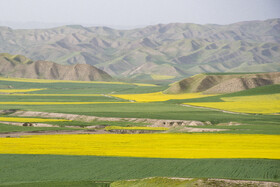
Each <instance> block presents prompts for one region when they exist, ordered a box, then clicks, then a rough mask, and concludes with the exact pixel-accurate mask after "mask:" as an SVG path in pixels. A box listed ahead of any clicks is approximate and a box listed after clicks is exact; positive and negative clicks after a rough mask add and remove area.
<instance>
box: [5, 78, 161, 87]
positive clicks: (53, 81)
mask: <svg viewBox="0 0 280 187" xmlns="http://www.w3.org/2000/svg"><path fill="white" fill-rule="evenodd" d="M0 81H14V82H36V83H93V84H130V85H137V86H157V85H155V84H141V83H125V82H103V81H72V80H50V79H28V78H5V77H0Z"/></svg>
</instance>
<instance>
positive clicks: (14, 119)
mask: <svg viewBox="0 0 280 187" xmlns="http://www.w3.org/2000/svg"><path fill="white" fill-rule="evenodd" d="M0 121H9V122H23V123H24V122H30V123H32V122H57V121H71V120H67V119H47V118H45V119H43V118H17V117H0Z"/></svg>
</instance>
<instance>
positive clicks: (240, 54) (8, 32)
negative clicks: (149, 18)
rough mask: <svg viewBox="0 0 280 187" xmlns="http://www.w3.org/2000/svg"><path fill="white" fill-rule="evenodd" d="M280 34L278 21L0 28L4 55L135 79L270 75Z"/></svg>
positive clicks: (279, 54) (276, 65)
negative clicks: (128, 27)
mask: <svg viewBox="0 0 280 187" xmlns="http://www.w3.org/2000/svg"><path fill="white" fill-rule="evenodd" d="M279 33H280V19H270V20H265V21H248V22H239V23H235V24H230V25H213V24H208V25H199V24H191V23H171V24H158V25H152V26H148V27H145V28H139V29H133V30H115V29H111V28H108V27H83V26H80V25H68V26H62V27H57V28H51V29H33V30H32V29H30V30H27V29H26V30H23V29H18V30H13V29H11V28H8V27H0V44H1V45H0V51H3V52H7V53H11V54H19V53H20V54H23V55H25V56H27V57H29V58H31V59H34V60H47V61H53V62H56V63H60V64H90V65H94V66H96V67H97V68H100V69H102V70H104V71H106V72H108V73H109V74H111V75H113V76H118V77H131V78H134V79H137V78H138V79H143V77H145V78H150V79H152V78H153V77H154V76H153V75H166V76H176V77H186V76H191V75H194V74H198V73H204V72H252V71H253V72H271V71H280V66H279V62H280V35H279Z"/></svg>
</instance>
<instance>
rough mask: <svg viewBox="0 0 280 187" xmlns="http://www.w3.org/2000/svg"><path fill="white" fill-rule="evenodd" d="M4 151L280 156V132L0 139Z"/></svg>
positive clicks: (249, 156) (178, 156)
mask: <svg viewBox="0 0 280 187" xmlns="http://www.w3.org/2000/svg"><path fill="white" fill-rule="evenodd" d="M0 145H1V146H0V153H1V154H54V155H95V156H124V157H150V158H267V159H280V136H279V135H256V134H255V135H248V134H91V135H35V136H23V137H21V138H0Z"/></svg>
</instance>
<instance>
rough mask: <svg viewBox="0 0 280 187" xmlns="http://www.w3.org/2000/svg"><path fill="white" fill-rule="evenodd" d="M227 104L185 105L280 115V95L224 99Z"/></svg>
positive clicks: (202, 103) (201, 103) (200, 103)
mask: <svg viewBox="0 0 280 187" xmlns="http://www.w3.org/2000/svg"><path fill="white" fill-rule="evenodd" d="M221 99H222V100H224V101H225V102H198V103H184V104H188V105H193V106H200V107H208V108H217V109H221V110H227V111H232V112H242V113H261V114H272V113H280V94H270V95H257V96H241V97H223V98H221Z"/></svg>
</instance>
